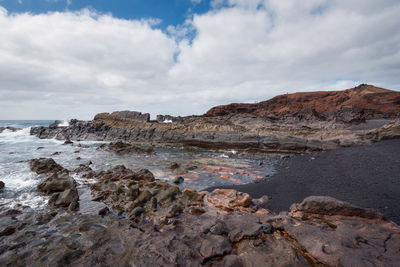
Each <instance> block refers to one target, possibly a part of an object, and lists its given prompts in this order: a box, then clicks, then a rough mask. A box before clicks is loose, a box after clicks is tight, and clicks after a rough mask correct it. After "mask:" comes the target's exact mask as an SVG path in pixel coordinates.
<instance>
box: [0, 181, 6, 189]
mask: <svg viewBox="0 0 400 267" xmlns="http://www.w3.org/2000/svg"><path fill="white" fill-rule="evenodd" d="M4 187H5V184H4V182H3V181H0V190H1V189H3V188H4Z"/></svg>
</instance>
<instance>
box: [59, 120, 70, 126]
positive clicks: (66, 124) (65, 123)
mask: <svg viewBox="0 0 400 267" xmlns="http://www.w3.org/2000/svg"><path fill="white" fill-rule="evenodd" d="M68 126H69V123H68V121H67V120H63V121H62V122H61V123H59V124H58V127H68Z"/></svg>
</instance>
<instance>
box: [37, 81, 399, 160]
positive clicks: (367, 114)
mask: <svg viewBox="0 0 400 267" xmlns="http://www.w3.org/2000/svg"><path fill="white" fill-rule="evenodd" d="M374 99H378V100H379V101H377V100H374ZM349 105H351V106H349ZM399 117H400V93H398V92H394V91H390V90H386V89H382V88H378V87H374V86H370V85H360V86H358V87H356V88H353V89H349V90H345V91H337V92H315V93H296V94H292V95H283V96H278V97H276V98H273V99H271V100H268V101H265V102H260V103H258V104H231V105H226V106H218V107H214V108H212V109H211V110H210V111H208V112H207V113H206V114H204V115H202V116H187V117H173V116H169V115H158V116H157V120H150V114H148V113H144V114H142V113H140V112H136V111H117V112H113V113H111V114H110V113H101V114H97V115H96V116H95V117H94V119H93V120H92V121H79V120H71V121H70V123H69V126H67V127H59V126H58V124H53V125H51V126H49V127H34V128H32V129H31V134H32V135H36V136H37V137H39V138H56V139H59V140H70V139H71V140H99V141H112V142H115V141H124V142H130V143H135V142H136V143H140V144H144V143H146V144H149V145H165V144H172V145H191V146H199V147H205V148H212V149H220V148H223V149H227V148H233V149H247V150H258V151H264V152H305V151H320V150H329V149H336V148H339V147H346V146H359V145H368V144H371V143H374V142H377V141H380V140H382V139H389V138H395V137H399V136H400V120H399V119H398V118H399ZM371 119H385V120H387V122H388V123H387V124H386V125H384V126H382V125H379V126H380V127H376V128H373V129H367V130H364V129H363V127H360V128H357V127H354V126H355V125H358V124H360V123H361V124H362V123H365V122H366V121H368V120H371Z"/></svg>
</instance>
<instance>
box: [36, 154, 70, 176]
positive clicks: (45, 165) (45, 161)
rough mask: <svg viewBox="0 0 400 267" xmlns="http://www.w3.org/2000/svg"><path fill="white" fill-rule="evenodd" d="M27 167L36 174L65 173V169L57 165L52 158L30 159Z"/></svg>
mask: <svg viewBox="0 0 400 267" xmlns="http://www.w3.org/2000/svg"><path fill="white" fill-rule="evenodd" d="M29 165H30V168H31V170H32V171H34V172H36V173H37V174H42V173H56V172H59V171H66V169H64V168H63V167H62V166H61V165H59V164H57V163H56V162H55V161H54V160H53V159H52V158H39V159H31V160H30V161H29Z"/></svg>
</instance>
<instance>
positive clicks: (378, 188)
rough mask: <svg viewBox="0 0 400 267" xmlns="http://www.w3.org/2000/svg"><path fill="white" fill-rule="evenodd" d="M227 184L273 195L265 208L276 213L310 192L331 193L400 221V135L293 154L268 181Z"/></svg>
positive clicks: (255, 192)
mask: <svg viewBox="0 0 400 267" xmlns="http://www.w3.org/2000/svg"><path fill="white" fill-rule="evenodd" d="M224 188H235V189H237V190H239V191H242V192H246V193H249V194H250V195H251V196H252V197H254V198H257V197H260V196H262V195H267V196H270V197H272V199H270V201H269V202H268V203H267V204H266V206H265V208H267V209H270V210H272V211H274V212H280V211H287V210H289V206H290V205H291V204H292V203H296V202H300V201H302V200H303V199H304V198H305V197H307V196H311V195H321V196H331V197H334V198H337V199H340V200H344V201H347V202H350V203H352V204H355V205H359V206H361V207H365V208H373V209H376V210H379V211H380V212H382V213H383V214H385V215H386V217H387V218H389V219H391V220H392V221H394V222H396V223H397V224H400V139H394V140H385V141H381V142H378V143H375V144H373V145H370V146H362V147H348V148H341V149H338V150H332V151H327V152H318V153H312V154H304V155H298V156H293V157H292V158H290V159H285V160H282V162H281V163H280V166H279V167H278V172H277V174H276V175H273V176H272V177H270V178H269V180H268V181H262V182H260V183H255V184H248V185H240V186H230V187H224Z"/></svg>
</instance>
